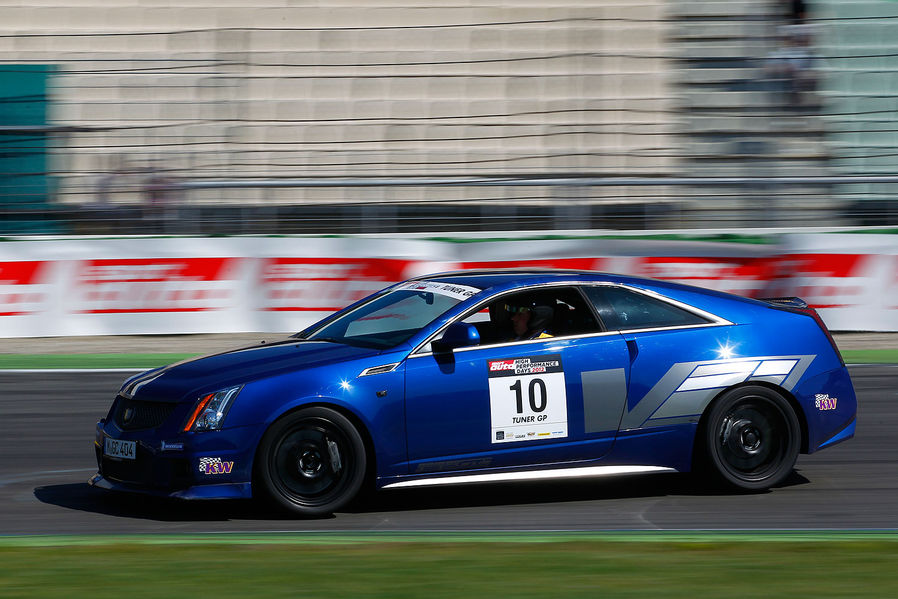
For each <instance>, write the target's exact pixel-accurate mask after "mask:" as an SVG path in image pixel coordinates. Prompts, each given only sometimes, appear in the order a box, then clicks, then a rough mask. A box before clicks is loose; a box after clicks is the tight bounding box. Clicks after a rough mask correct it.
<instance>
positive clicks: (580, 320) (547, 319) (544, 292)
mask: <svg viewBox="0 0 898 599" xmlns="http://www.w3.org/2000/svg"><path fill="white" fill-rule="evenodd" d="M462 322H467V323H470V324H473V325H474V326H476V327H477V330H478V332H479V333H480V344H481V345H490V344H493V343H508V342H512V341H525V340H528V339H539V338H547V337H561V336H567V335H579V334H583V333H595V332H598V331H600V330H601V329H600V328H599V325H598V323H597V322H596V319H595V317H594V316H593V313H592V310H590V309H589V306H588V305H587V304H586V302H585V301H584V300H583V296H582V295H580V293H579V292H578V291H577V290H576V289H573V288H570V287H557V288H547V289H533V290H527V291H521V292H519V293H512V294H509V295H504V296H502V297H501V298H499V299H497V300H495V301H493V302H490V303H489V304H487V305H486V306H484V307H482V308H481V309H480V310H479V311H477V312H475V313H473V314H469V315H468V316H467V317H465V318H464V320H463V321H462Z"/></svg>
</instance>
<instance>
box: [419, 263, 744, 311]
mask: <svg viewBox="0 0 898 599" xmlns="http://www.w3.org/2000/svg"><path fill="white" fill-rule="evenodd" d="M412 280H417V281H440V282H444V283H451V284H454V285H467V286H470V287H476V288H478V289H481V290H484V291H486V290H492V291H500V290H508V289H513V288H515V287H527V286H531V285H540V284H544V283H552V282H566V283H567V282H570V283H574V284H577V283H616V284H619V285H630V286H633V287H638V288H642V289H649V290H652V291H656V292H661V293H664V294H668V293H674V294H677V293H678V292H687V293H690V294H696V293H698V294H701V295H703V296H706V297H708V298H719V299H728V300H731V301H736V302H739V303H758V302H757V300H753V299H750V298H746V297H741V296H738V295H733V294H731V293H725V292H722V291H717V290H715V289H708V288H704V287H695V286H693V285H684V284H682V283H677V282H673V281H662V280H658V279H651V278H646V277H636V276H628V275H618V274H612V273H607V272H599V271H593V270H574V269H560V268H502V269H479V270H457V271H451V272H442V273H434V274H428V275H422V276H419V277H415V278H414V279H412Z"/></svg>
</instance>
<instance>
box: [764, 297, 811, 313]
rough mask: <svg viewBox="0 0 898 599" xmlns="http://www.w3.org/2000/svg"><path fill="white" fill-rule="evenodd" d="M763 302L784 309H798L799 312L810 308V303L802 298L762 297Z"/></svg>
mask: <svg viewBox="0 0 898 599" xmlns="http://www.w3.org/2000/svg"><path fill="white" fill-rule="evenodd" d="M761 301H762V302H767V303H768V304H774V305H775V306H779V307H783V308H796V309H798V310H804V309H807V308H809V306H808V303H807V302H806V301H804V300H803V299H801V298H800V297H762V298H761Z"/></svg>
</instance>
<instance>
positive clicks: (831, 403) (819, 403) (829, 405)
mask: <svg viewBox="0 0 898 599" xmlns="http://www.w3.org/2000/svg"><path fill="white" fill-rule="evenodd" d="M838 401H839V399H838V398H837V397H830V396H829V393H818V394H817V395H815V396H814V407H815V408H817V409H818V410H820V411H821V412H825V411H827V410H835V409H836V403H837V402H838Z"/></svg>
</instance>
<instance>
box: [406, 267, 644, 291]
mask: <svg viewBox="0 0 898 599" xmlns="http://www.w3.org/2000/svg"><path fill="white" fill-rule="evenodd" d="M414 280H416V281H440V282H444V283H452V284H455V285H467V286H470V287H476V288H478V289H490V288H493V287H517V286H527V285H537V284H540V283H551V282H553V281H571V282H608V283H626V282H637V281H642V282H648V281H646V280H644V279H637V278H635V277H625V276H620V275H613V274H609V273H604V272H597V271H589V270H566V269H554V268H504V269H481V270H459V271H452V272H442V273H434V274H428V275H423V276H420V277H415V279H414Z"/></svg>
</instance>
